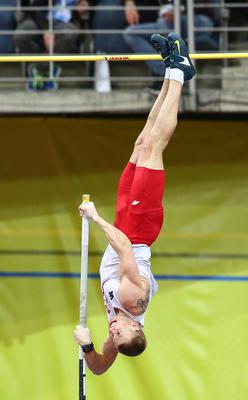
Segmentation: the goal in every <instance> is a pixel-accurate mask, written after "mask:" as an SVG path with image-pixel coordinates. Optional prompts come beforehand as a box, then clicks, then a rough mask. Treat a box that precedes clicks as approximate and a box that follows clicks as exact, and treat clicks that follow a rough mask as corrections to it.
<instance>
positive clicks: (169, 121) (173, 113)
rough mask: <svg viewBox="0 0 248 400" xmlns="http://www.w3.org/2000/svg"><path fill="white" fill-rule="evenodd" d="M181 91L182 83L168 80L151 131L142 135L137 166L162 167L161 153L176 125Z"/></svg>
mask: <svg viewBox="0 0 248 400" xmlns="http://www.w3.org/2000/svg"><path fill="white" fill-rule="evenodd" d="M181 92H182V84H181V83H179V82H178V81H175V80H170V81H169V88H168V92H167V95H166V97H165V98H164V101H163V103H162V105H161V107H160V110H159V113H158V115H157V118H156V120H155V123H154V124H153V126H152V129H151V132H150V134H149V135H146V136H145V137H144V140H143V142H142V144H141V146H140V149H139V156H138V161H137V166H143V167H147V168H152V169H163V168H164V166H163V157H162V155H163V151H164V149H165V147H166V146H167V144H168V142H169V140H170V138H171V136H172V134H173V132H174V130H175V128H176V125H177V114H178V108H179V102H180V96H181ZM137 154H138V152H137Z"/></svg>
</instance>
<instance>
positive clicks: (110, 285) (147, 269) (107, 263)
mask: <svg viewBox="0 0 248 400" xmlns="http://www.w3.org/2000/svg"><path fill="white" fill-rule="evenodd" d="M132 248H133V252H134V256H135V260H136V262H137V266H138V269H139V273H140V275H141V276H143V277H144V278H145V279H146V280H147V281H148V282H149V283H150V300H151V298H152V297H153V295H154V294H155V293H156V291H157V289H158V285H157V283H156V281H155V278H154V276H153V274H152V272H151V264H150V258H151V250H150V247H149V246H147V245H145V244H137V245H132ZM100 278H101V288H102V295H103V300H104V305H105V308H106V313H107V317H108V320H109V321H111V320H112V319H113V318H114V317H115V316H116V312H115V309H116V308H117V309H119V310H122V311H124V312H125V313H126V314H127V315H128V316H130V317H131V318H132V319H133V320H134V321H136V322H139V323H140V324H141V325H142V326H144V316H145V313H143V314H140V315H132V314H130V313H129V312H128V311H127V310H126V309H125V308H124V307H123V306H122V304H121V303H120V300H119V294H118V291H119V286H120V278H119V256H118V254H117V253H116V252H115V250H114V249H113V248H112V246H111V245H108V247H107V248H106V250H105V253H104V255H103V258H102V262H101V265H100Z"/></svg>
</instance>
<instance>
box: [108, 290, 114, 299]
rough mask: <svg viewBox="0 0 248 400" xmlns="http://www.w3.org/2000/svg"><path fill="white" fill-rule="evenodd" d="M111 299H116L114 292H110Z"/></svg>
mask: <svg viewBox="0 0 248 400" xmlns="http://www.w3.org/2000/svg"><path fill="white" fill-rule="evenodd" d="M109 297H110V300H113V298H114V293H113V290H112V291H111V292H109Z"/></svg>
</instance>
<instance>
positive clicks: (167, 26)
mask: <svg viewBox="0 0 248 400" xmlns="http://www.w3.org/2000/svg"><path fill="white" fill-rule="evenodd" d="M182 3H183V2H181V4H182ZM195 3H196V4H197V0H195ZM205 3H207V1H205ZM208 3H219V0H209V1H208ZM182 7H183V9H182V14H181V34H182V36H183V37H187V15H186V14H185V12H184V10H185V7H184V5H183V4H182ZM218 19H219V10H218V9H217V8H207V7H205V8H204V9H203V8H199V9H197V8H196V9H195V16H194V24H195V27H204V28H209V30H208V31H204V32H197V33H196V34H195V45H196V49H197V50H217V48H218V41H217V40H216V38H215V37H214V34H213V32H211V28H212V27H213V26H214V25H215V24H217V21H218ZM173 29H174V6H173V0H172V1H168V2H167V3H166V4H165V5H164V6H162V7H161V9H160V12H159V16H158V18H157V20H156V21H155V22H152V23H146V24H136V25H131V26H129V27H128V28H126V30H125V32H124V39H125V41H126V43H127V44H128V45H129V46H130V47H131V49H132V51H133V52H134V53H146V54H149V53H154V48H153V46H152V45H151V43H150V40H149V39H150V33H147V34H146V33H145V31H151V30H152V31H155V32H156V31H157V32H160V33H162V34H166V33H169V32H170V31H171V30H173ZM140 30H143V31H144V33H136V32H137V31H140ZM146 64H147V65H148V67H149V69H150V70H151V72H152V75H154V77H162V76H164V63H163V62H162V61H161V62H160V61H152V60H147V61H146ZM161 84H162V81H160V80H158V81H155V82H154V85H153V89H154V90H155V91H158V90H160V88H161Z"/></svg>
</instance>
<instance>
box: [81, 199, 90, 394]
mask: <svg viewBox="0 0 248 400" xmlns="http://www.w3.org/2000/svg"><path fill="white" fill-rule="evenodd" d="M89 201H90V196H89V195H88V194H84V195H83V203H89ZM88 249H89V221H88V218H86V217H83V218H82V235H81V275H80V317H79V324H80V325H81V326H82V327H83V328H86V325H87V276H88ZM79 400H86V363H85V360H84V357H83V351H82V349H81V347H80V346H79Z"/></svg>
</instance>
